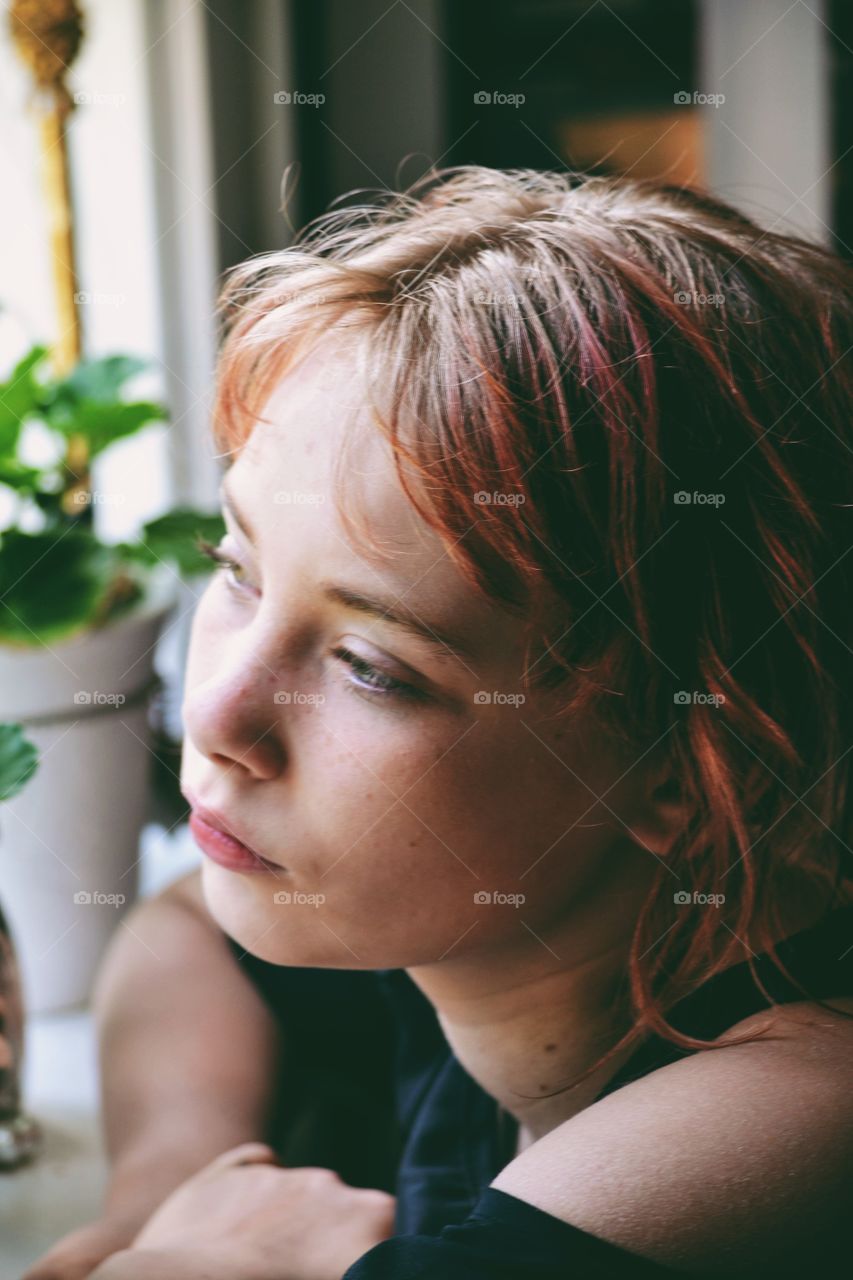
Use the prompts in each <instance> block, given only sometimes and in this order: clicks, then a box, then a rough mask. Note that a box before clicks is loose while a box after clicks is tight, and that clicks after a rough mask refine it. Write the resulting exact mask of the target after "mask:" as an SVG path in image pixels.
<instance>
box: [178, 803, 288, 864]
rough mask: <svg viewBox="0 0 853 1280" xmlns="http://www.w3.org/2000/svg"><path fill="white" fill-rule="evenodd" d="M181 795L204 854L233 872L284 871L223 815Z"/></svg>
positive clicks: (192, 828) (191, 826)
mask: <svg viewBox="0 0 853 1280" xmlns="http://www.w3.org/2000/svg"><path fill="white" fill-rule="evenodd" d="M183 794H184V796H185V798H186V800H187V801H188V802H189V804H190V805H191V807H192V814H191V817H190V829H191V830H192V832H193V835H194V836H195V837H196V839H197V841H198V843H199V844H200V846H201V848H202V850H203V851H204V852H205V853H208V854H209V855H210V856H211V857H213V858H215V860H216V861H220V862H224V863H225V864H226V865H230V866H233V867H234V869H235V870H236V869H249V868H253V869H257V870H264V869H267V870H271V871H283V870H284V868H283V867H282V866H281V865H280V864H279V863H276V862H272V861H271V860H270V859H268V858H265V857H263V855H262V854H260V853H258V851H257V850H256V849H255V848H254V846H253V845H252V843H251V842H250V841H249V840H245V839H244V838H243V837H242V835H241V834H240V832H239V831H238V830H237V829H236V828H235V827H234V824H233V822H231V820H230V819H229V818H226V817H225V815H224V814H222V813H220V812H219V811H218V810H216V809H210V808H208V807H207V805H203V804H201V802H200V801H198V800H197V799H196V797H195V796H194V795H193V794H192V793H191V792H189V791H184V793H183ZM199 820H200V821H199Z"/></svg>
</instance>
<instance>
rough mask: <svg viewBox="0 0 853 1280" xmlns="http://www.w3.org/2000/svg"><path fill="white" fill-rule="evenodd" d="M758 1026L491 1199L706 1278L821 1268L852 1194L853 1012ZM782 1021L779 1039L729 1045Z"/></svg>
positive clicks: (839, 1235)
mask: <svg viewBox="0 0 853 1280" xmlns="http://www.w3.org/2000/svg"><path fill="white" fill-rule="evenodd" d="M829 1003H831V1004H832V1005H833V1006H834V1008H835V1009H838V1010H841V1011H843V1012H838V1013H834V1012H830V1011H827V1010H825V1009H823V1008H822V1007H821V1006H820V1005H816V1004H813V1003H808V1002H803V1003H798V1004H791V1005H785V1006H782V1007H781V1008H779V1009H776V1010H774V1011H772V1013H771V1012H770V1011H767V1012H763V1013H760V1014H756V1015H754V1016H753V1017H750V1018H748V1019H746V1020H745V1021H743V1022H741V1023H738V1024H737V1026H736V1027H732V1028H731V1029H730V1030H729V1031H728V1032H727V1033H726V1034H725V1035H724V1036H722V1037H721V1038H720V1041H719V1044H720V1046H721V1047H719V1048H714V1049H712V1050H708V1051H702V1052H700V1053H697V1054H694V1055H692V1056H690V1057H688V1058H684V1059H681V1060H679V1061H678V1062H675V1063H672V1064H670V1065H669V1066H666V1067H662V1068H661V1069H660V1070H658V1071H655V1072H652V1073H651V1074H650V1075H648V1076H644V1077H643V1078H642V1079H640V1080H637V1081H635V1082H634V1083H632V1084H629V1085H626V1086H624V1087H623V1088H621V1089H619V1090H617V1091H616V1092H615V1093H613V1094H611V1095H610V1096H608V1097H606V1098H602V1099H601V1101H600V1102H597V1103H594V1104H593V1105H592V1106H590V1107H587V1108H586V1109H585V1110H584V1111H582V1112H580V1113H579V1114H578V1115H576V1116H574V1117H572V1119H570V1120H568V1121H566V1123H565V1124H563V1125H560V1126H559V1127H558V1128H556V1129H554V1130H552V1131H551V1132H550V1133H548V1134H547V1135H546V1136H545V1137H544V1138H541V1139H540V1140H539V1141H538V1142H535V1143H534V1144H533V1145H532V1146H530V1147H528V1148H527V1149H526V1150H525V1151H523V1152H522V1153H521V1155H519V1156H518V1157H517V1158H516V1159H515V1160H513V1161H512V1162H511V1163H510V1164H508V1165H507V1166H506V1168H504V1169H503V1170H502V1171H501V1172H500V1174H499V1175H498V1176H497V1178H495V1179H494V1181H493V1183H492V1186H493V1187H495V1188H497V1189H498V1190H500V1191H504V1192H506V1193H507V1194H509V1195H514V1196H516V1197H518V1198H519V1199H521V1200H526V1201H528V1202H529V1203H530V1204H532V1205H534V1206H535V1207H536V1208H538V1209H541V1210H543V1211H544V1212H546V1213H550V1214H552V1215H553V1216H555V1217H558V1218H561V1219H563V1220H564V1221H566V1222H569V1223H571V1224H572V1225H573V1226H576V1227H579V1228H580V1229H581V1230H583V1231H587V1232H590V1233H591V1234H594V1235H597V1236H601V1237H602V1238H604V1239H606V1240H610V1241H611V1242H612V1243H614V1244H617V1245H619V1246H620V1247H622V1248H624V1249H628V1250H631V1251H632V1252H635V1253H638V1254H641V1255H643V1256H645V1257H648V1258H651V1259H653V1260H655V1261H657V1262H660V1263H662V1264H664V1265H669V1266H671V1267H682V1268H685V1269H686V1270H688V1271H689V1270H691V1269H693V1268H695V1269H696V1270H697V1273H701V1274H703V1275H720V1276H724V1275H725V1276H731V1277H737V1276H750V1277H757V1276H760V1275H765V1274H767V1275H771V1274H774V1267H778V1266H779V1264H780V1263H783V1262H784V1263H785V1264H787V1265H790V1263H791V1261H792V1259H795V1258H796V1259H799V1258H802V1259H803V1260H809V1261H811V1263H812V1267H811V1269H812V1270H815V1271H816V1272H817V1273H819V1274H821V1275H824V1274H826V1275H829V1274H830V1272H829V1268H828V1266H827V1268H826V1269H825V1270H821V1250H822V1249H825V1250H826V1257H827V1258H830V1257H832V1254H833V1252H835V1250H836V1248H837V1247H838V1246H839V1245H843V1243H844V1241H845V1240H846V1239H847V1238H848V1234H849V1238H850V1240H851V1242H853V1229H850V1228H849V1227H848V1220H849V1218H850V1212H851V1207H853V1205H851V1194H850V1188H851V1186H853V1088H851V1084H853V1066H851V1063H853V1018H851V1017H845V1016H844V1013H847V1014H853V999H847V998H845V999H843V1000H842V999H839V1000H833V1001H831V1002H829ZM768 1023H772V1030H771V1032H770V1033H769V1034H768V1036H766V1037H763V1038H762V1039H760V1040H756V1041H753V1042H752V1043H749V1044H745V1045H730V1044H728V1043H727V1041H728V1040H729V1039H730V1037H731V1036H733V1035H735V1034H740V1033H742V1032H744V1031H750V1032H752V1031H758V1030H759V1029H760V1028H762V1027H764V1026H767V1025H768Z"/></svg>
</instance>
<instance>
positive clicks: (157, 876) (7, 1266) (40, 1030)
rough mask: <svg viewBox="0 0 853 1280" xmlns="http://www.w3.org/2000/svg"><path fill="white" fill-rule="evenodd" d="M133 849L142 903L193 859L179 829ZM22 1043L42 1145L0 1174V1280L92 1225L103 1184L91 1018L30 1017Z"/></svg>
mask: <svg viewBox="0 0 853 1280" xmlns="http://www.w3.org/2000/svg"><path fill="white" fill-rule="evenodd" d="M140 849H141V855H142V856H141V865H140V894H141V896H145V897H147V896H149V895H150V894H152V893H156V892H157V891H158V890H159V889H161V888H162V887H163V886H164V885H165V884H167V883H168V882H169V881H170V880H172V879H174V878H175V877H176V876H178V875H181V874H183V873H184V872H185V871H187V870H189V869H191V867H193V866H194V865H196V864H197V863H198V861H199V860H200V858H201V855H200V853H199V851H198V848H197V847H196V845H195V843H194V841H193V840H192V837H191V835H190V833H189V828H188V827H187V826H186V824H181V825H179V826H178V827H176V828H175V830H174V831H173V832H171V833H166V832H165V830H164V829H163V828H162V827H160V826H158V825H157V824H154V823H152V824H149V825H148V826H147V827H145V828H144V829H143V832H142V835H141V838H140ZM25 1036H26V1041H25V1046H24V1081H23V1089H22V1093H23V1098H24V1109H25V1111H26V1112H27V1114H28V1115H31V1116H34V1117H35V1118H36V1119H37V1120H38V1122H39V1125H40V1126H41V1130H42V1135H43V1144H42V1149H41V1151H40V1152H39V1154H38V1155H37V1156H36V1157H35V1159H33V1160H32V1161H30V1162H29V1163H28V1164H24V1165H21V1166H19V1167H18V1168H17V1169H15V1170H12V1171H8V1172H5V1173H2V1174H0V1240H2V1246H0V1280H19V1278H20V1276H21V1273H22V1272H23V1271H24V1270H25V1269H26V1268H27V1267H28V1266H30V1265H31V1264H32V1263H33V1262H35V1261H36V1259H37V1258H39V1257H41V1255H42V1254H43V1253H44V1252H46V1250H47V1249H49V1248H50V1246H51V1245H53V1244H55V1243H56V1241H57V1240H59V1239H60V1238H61V1237H62V1236H64V1235H66V1234H67V1233H68V1232H69V1231H73V1230H74V1229H75V1228H76V1227H80V1226H83V1225H84V1224H85V1223H87V1222H90V1221H91V1220H92V1219H93V1218H95V1217H97V1216H98V1214H99V1212H100V1208H101V1202H102V1197H103V1193H104V1190H105V1188H106V1182H107V1163H106V1159H105V1156H104V1152H103V1144H102V1139H101V1131H100V1116H99V1097H98V1064H97V1050H96V1043H95V1031H94V1025H93V1019H92V1015H91V1013H90V1012H89V1010H88V1009H72V1010H69V1011H67V1012H65V1011H63V1012H58V1013H43V1014H37V1015H31V1016H30V1017H29V1018H28V1019H27V1024H26V1031H25Z"/></svg>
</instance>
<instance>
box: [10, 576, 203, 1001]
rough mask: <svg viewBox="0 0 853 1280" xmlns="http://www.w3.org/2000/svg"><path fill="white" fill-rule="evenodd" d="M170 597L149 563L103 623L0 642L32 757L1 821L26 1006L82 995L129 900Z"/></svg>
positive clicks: (170, 579)
mask: <svg viewBox="0 0 853 1280" xmlns="http://www.w3.org/2000/svg"><path fill="white" fill-rule="evenodd" d="M177 596H178V581H177V579H176V577H175V575H174V574H173V573H172V571H171V570H169V569H168V568H166V567H163V568H158V569H157V570H156V571H155V572H152V573H151V577H150V583H149V585H148V588H147V591H146V594H145V596H144V597H143V598H142V599H140V600H139V601H138V602H137V604H136V605H134V607H133V608H132V609H130V610H128V612H127V613H125V614H124V615H123V616H122V617H120V618H118V619H117V620H116V621H115V622H114V623H112V624H110V625H108V626H105V627H103V628H100V629H98V630H94V631H90V632H87V633H85V634H83V635H81V636H79V637H75V638H74V639H71V640H68V641H66V642H64V643H61V644H55V645H52V646H50V647H39V648H33V649H32V650H26V649H13V648H10V647H8V646H3V645H0V690H2V701H0V708H2V710H0V718H2V719H3V720H15V721H19V722H20V723H21V724H22V725H23V727H24V729H25V732H26V735H27V737H28V738H29V739H30V740H31V741H32V742H33V743H34V744H35V746H36V747H37V748H38V751H39V755H40V761H39V767H38V769H37V771H36V773H35V776H34V777H33V778H32V779H31V780H30V781H29V782H28V784H27V786H26V787H24V789H23V790H22V791H21V792H20V793H19V794H18V795H17V796H15V797H14V798H13V799H12V800H10V801H8V802H7V803H6V804H4V805H3V810H2V817H0V820H1V821H2V824H3V841H2V847H0V894H2V899H3V904H4V909H5V910H6V913H7V916H8V918H9V922H10V926H11V929H12V932H13V934H14V937H15V940H16V944H17V948H18V959H19V965H20V969H21V977H22V984H23V990H24V1002H25V1007H26V1008H27V1011H28V1012H29V1013H41V1012H46V1011H49V1010H56V1009H64V1008H68V1007H71V1006H74V1005H78V1004H81V1003H83V1002H85V1001H86V999H87V997H88V995H89V992H90V989H91V985H92V980H93V977H94V974H95V970H96V967H97V964H98V961H99V960H100V957H101V955H102V954H103V951H104V949H105V947H106V944H107V942H108V941H109V938H110V936H111V935H112V933H113V932H114V930H115V929H116V928H117V926H118V925H119V922H120V920H121V918H122V916H123V915H124V913H125V912H126V911H127V909H128V908H129V906H130V905H131V903H132V902H133V900H134V898H135V896H136V863H137V859H138V846H139V834H140V831H141V829H142V827H143V825H144V823H145V820H146V813H147V808H148V800H149V795H150V790H149V778H150V770H151V763H152V756H151V751H150V747H149V742H150V728H149V720H148V701H149V694H150V691H151V688H152V685H153V683H154V682H155V681H156V679H157V677H156V675H155V671H154V663H153V659H154V647H155V644H156V642H157V638H158V636H159V634H160V630H161V627H162V624H163V620H164V618H165V617H166V615H167V614H168V613H169V611H170V610H171V609H172V607H173V606H174V604H175V601H176V600H177Z"/></svg>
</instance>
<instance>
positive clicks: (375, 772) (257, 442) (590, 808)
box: [181, 349, 655, 968]
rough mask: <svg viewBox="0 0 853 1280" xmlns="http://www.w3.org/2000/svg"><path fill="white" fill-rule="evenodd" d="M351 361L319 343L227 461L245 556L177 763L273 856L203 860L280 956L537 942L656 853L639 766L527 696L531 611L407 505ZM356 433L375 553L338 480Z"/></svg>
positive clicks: (201, 613)
mask: <svg viewBox="0 0 853 1280" xmlns="http://www.w3.org/2000/svg"><path fill="white" fill-rule="evenodd" d="M355 381H356V380H355V378H354V375H353V365H352V363H351V362H348V361H347V359H346V357H342V356H341V355H340V353H338V354H337V355H336V356H335V357H334V358H330V357H329V356H328V355H326V356H323V355H322V349H318V351H316V352H315V353H314V355H313V356H312V357H311V358H310V359H309V360H308V361H306V362H305V363H304V364H303V365H302V366H300V368H299V369H298V370H296V371H295V372H293V373H291V374H290V375H288V376H287V377H286V378H284V379H283V380H282V381H281V383H280V384H279V387H278V389H277V390H276V393H275V394H274V396H273V397H272V398H271V400H270V401H269V403H268V405H267V406H266V408H265V410H264V416H265V417H267V418H269V419H271V423H270V424H269V425H267V424H265V423H259V424H258V425H257V426H256V427H255V428H254V431H253V433H252V435H251V437H250V439H249V441H248V443H247V444H246V446H245V447H244V448H243V450H242V452H241V453H240V454H239V456H238V458H237V460H236V462H235V463H234V465H233V466H232V467H231V469H230V470H229V472H228V475H227V479H226V483H225V486H224V491H225V492H227V498H226V499H225V500H224V503H225V505H224V512H225V519H226V524H227V530H228V532H227V534H226V537H225V539H224V541H223V543H222V544H221V548H222V551H223V553H224V554H225V555H226V556H227V557H228V558H229V560H231V561H233V562H234V564H235V565H236V566H238V567H237V568H236V569H234V570H230V569H220V570H219V571H218V572H217V573H216V574H215V576H214V578H213V579H212V580H211V582H210V584H209V585H208V587H207V589H206V591H205V593H204V595H203V597H202V599H201V601H200V604H199V606H198V609H197V612H196V616H195V620H194V624H193V630H192V639H191V645H190V652H189V659H188V668H187V678H186V694H185V700H184V705H183V716H184V725H185V730H186V735H185V741H184V755H183V763H182V775H181V784H182V788H183V789H184V790H185V791H186V792H187V793H188V795H191V796H192V798H193V799H195V800H196V801H197V802H198V803H200V804H202V805H205V806H207V807H209V808H211V809H215V810H217V811H218V812H219V813H220V814H221V815H223V817H224V818H225V819H226V821H227V823H228V825H229V827H230V828H231V829H233V831H234V833H235V834H236V835H237V836H239V837H240V838H241V839H242V840H243V841H244V843H246V844H248V845H249V846H250V847H251V848H252V849H253V850H255V851H256V852H257V853H258V854H260V855H262V857H263V858H264V859H265V860H266V862H267V863H271V864H274V865H273V866H272V867H266V866H265V867H263V868H262V869H258V870H253V871H250V872H247V871H235V870H231V869H227V868H226V867H224V866H222V865H220V864H219V863H217V862H214V861H212V860H210V859H209V858H207V857H206V858H205V861H204V867H203V885H204V891H205V895H206V899H207V902H208V905H209V908H210V910H211V912H212V914H213V915H214V917H215V918H216V920H217V921H218V923H219V924H220V925H221V927H222V928H223V929H224V930H225V931H226V932H227V933H229V934H230V935H231V936H232V937H233V938H235V939H236V941H237V942H238V943H240V945H242V946H243V947H244V948H245V949H246V950H247V951H250V952H253V953H255V954H256V955H258V956H260V957H262V958H263V959H266V960H269V961H272V962H274V963H280V964H293V965H321V966H323V965H325V966H332V967H340V968H344V967H354V968H383V967H406V968H410V967H413V966H415V965H424V964H430V963H433V962H436V961H438V960H441V959H443V958H444V957H445V956H450V955H451V953H452V956H453V958H454V959H458V958H460V957H465V956H468V957H470V958H472V959H475V958H478V957H480V956H482V955H484V954H487V953H488V951H489V950H490V949H492V950H493V949H494V948H495V947H500V948H512V947H513V946H515V945H518V946H521V945H522V944H523V943H524V942H525V941H529V939H530V937H531V934H532V935H533V936H536V937H537V938H541V939H543V940H544V941H546V942H547V940H548V939H549V937H550V938H556V937H557V936H559V931H560V930H561V929H563V928H564V923H565V921H566V920H567V919H568V918H570V916H571V913H572V911H573V910H575V909H579V908H580V906H581V905H582V906H583V910H584V911H588V910H589V907H590V905H591V904H592V902H593V899H594V900H595V903H596V904H597V908H598V907H601V909H603V910H605V911H606V910H608V905H607V904H608V903H611V904H614V905H615V900H619V901H624V899H625V896H626V894H628V893H629V890H630V888H631V887H632V886H633V887H634V888H637V887H639V886H641V885H645V884H646V883H647V881H648V879H649V877H650V876H651V874H652V872H653V871H654V869H655V857H654V855H653V854H652V853H651V852H649V851H648V849H647V848H643V847H640V846H641V842H642V840H643V839H644V837H643V836H641V835H640V834H639V832H640V823H641V821H642V815H643V813H644V811H645V800H644V786H645V783H644V774H643V771H642V770H641V769H640V768H634V767H632V761H631V760H625V759H616V757H615V753H612V752H610V751H606V750H604V749H603V748H602V743H601V742H600V741H599V740H598V739H597V737H596V736H595V734H594V733H593V731H592V730H591V729H590V728H589V727H588V726H584V725H582V724H578V723H571V724H570V723H566V722H565V721H560V720H559V719H557V718H556V717H555V716H554V711H555V709H556V706H557V702H556V699H555V698H554V695H553V694H552V695H549V698H550V700H548V699H546V697H545V695H537V696H536V697H529V698H528V699H527V700H526V701H524V700H523V698H522V696H521V675H522V654H521V638H522V637H521V624H520V623H519V622H518V621H517V620H516V619H513V618H511V617H510V616H509V615H508V614H506V613H505V612H504V611H503V610H501V609H500V608H498V607H496V606H492V605H490V604H488V603H486V602H484V601H483V600H482V599H481V598H479V597H478V596H477V595H476V594H475V593H474V592H473V591H472V589H471V588H470V587H469V586H468V584H467V583H466V582H465V580H464V579H463V578H462V576H461V574H460V573H459V571H458V570H457V569H456V568H455V567H454V565H453V562H452V561H451V559H450V558H449V556H448V555H447V554H446V552H445V550H444V547H443V545H442V543H441V541H440V540H439V538H438V536H437V535H436V534H435V533H434V532H433V531H432V530H430V529H429V528H428V526H426V525H425V524H424V522H423V521H422V520H421V519H420V517H418V516H417V514H416V513H415V512H414V511H413V509H412V507H411V505H410V503H409V502H408V500H407V499H406V497H405V495H404V494H403V493H402V491H401V490H400V488H399V485H398V481H397V478H396V474H395V470H394V465H393V462H392V459H391V454H390V451H389V449H388V446H387V444H385V442H384V441H383V438H382V437H381V435H380V434H379V432H378V429H376V428H375V427H373V426H372V425H371V423H370V421H369V417H368V414H367V413H366V411H365V410H364V409H363V408H362V407H361V402H360V400H359V394H358V389H357V386H356V385H355ZM344 432H347V433H350V438H352V439H354V440H355V442H356V448H355V449H354V450H353V453H352V458H353V471H352V485H353V486H354V487H353V494H354V495H356V496H357V502H358V509H359V510H362V511H366V512H368V513H369V519H370V523H371V530H372V533H373V535H374V537H375V539H376V540H377V541H378V542H379V543H380V544H381V545H382V546H383V547H384V548H386V549H387V553H388V554H387V556H386V557H384V558H383V559H382V560H381V561H380V559H379V558H378V557H376V556H373V555H371V558H370V559H368V558H367V553H365V551H364V550H363V549H362V548H358V547H356V546H354V545H352V544H351V542H350V541H348V538H347V536H346V534H345V532H344V527H343V525H342V523H341V521H340V518H339V516H338V514H337V511H336V507H335V503H334V501H333V497H332V466H333V463H334V460H335V458H336V456H337V454H338V451H339V449H340V447H341V441H342V439H343V434H344ZM353 432H355V433H356V434H355V436H354V437H353V436H352V435H351V433H353ZM348 482H349V477H348ZM515 510H516V511H517V512H519V511H520V514H519V518H523V509H519V508H515ZM476 519H477V506H476V504H475V502H474V497H473V494H472V497H471V524H472V525H473V524H474V523H475V521H476ZM241 526H242V528H241ZM368 601H370V602H371V603H369V604H368ZM601 797H603V799H600V798H601ZM643 830H645V828H643ZM519 895H523V896H519Z"/></svg>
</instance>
